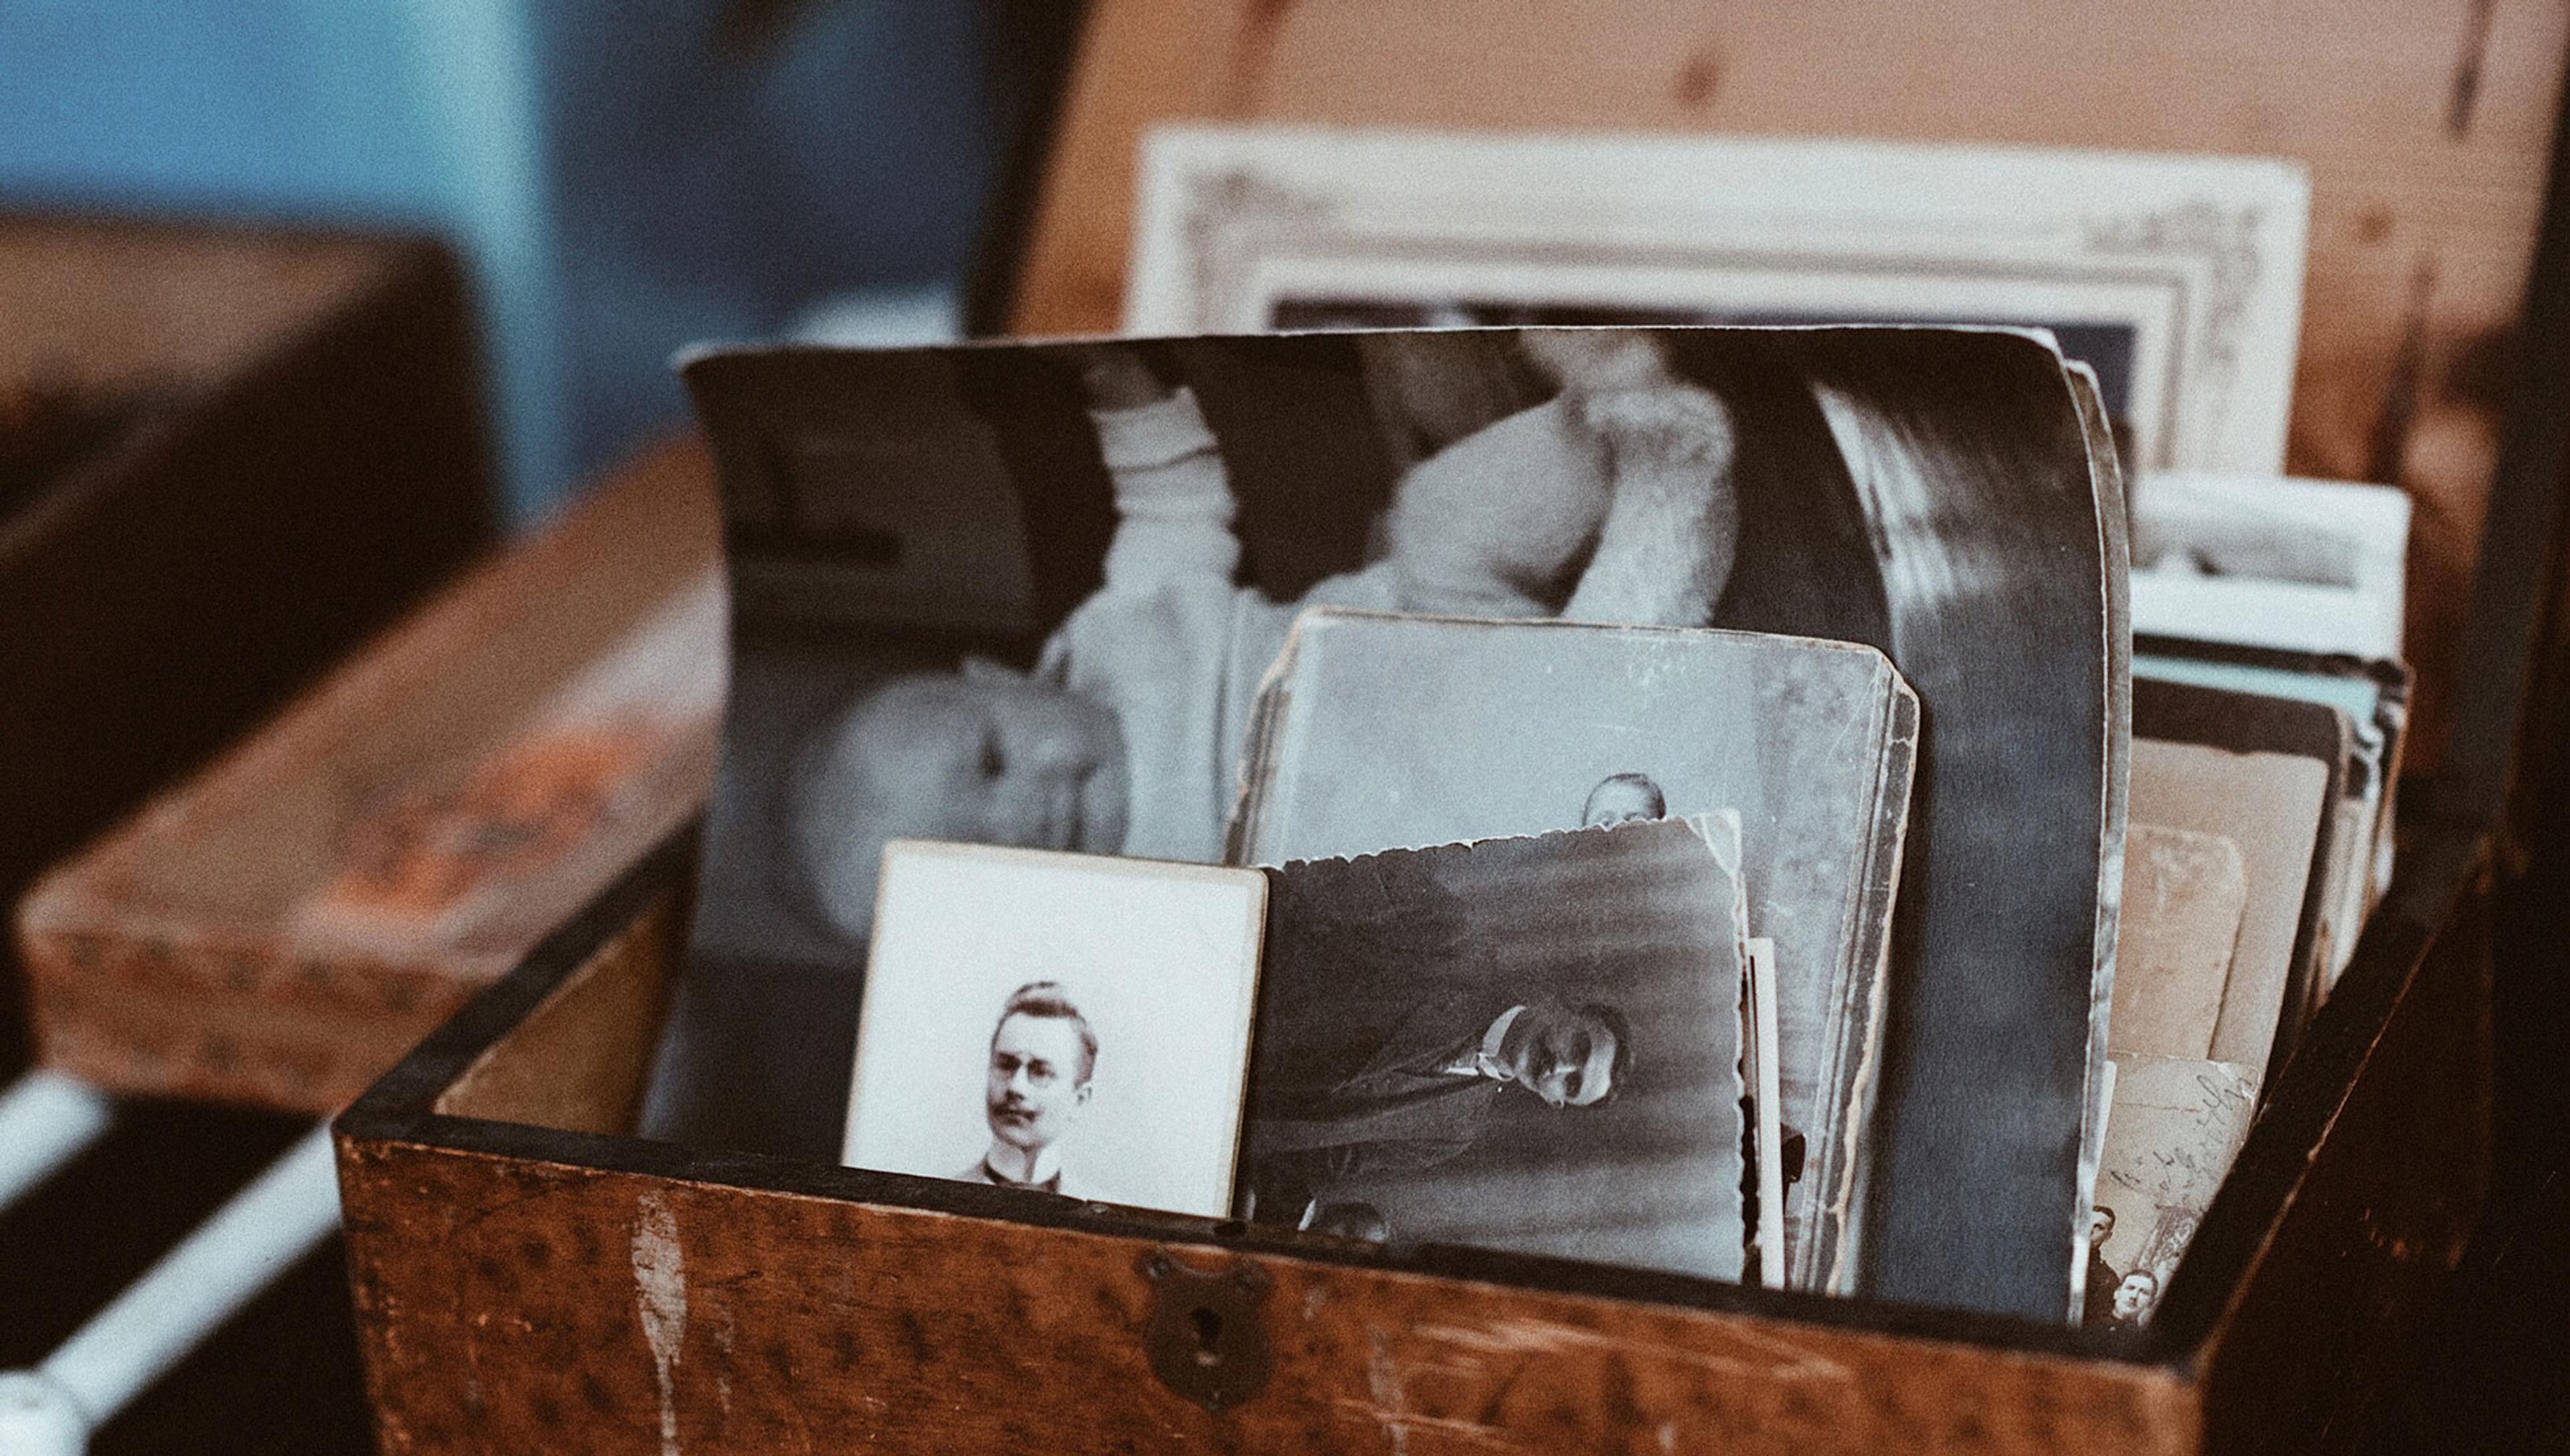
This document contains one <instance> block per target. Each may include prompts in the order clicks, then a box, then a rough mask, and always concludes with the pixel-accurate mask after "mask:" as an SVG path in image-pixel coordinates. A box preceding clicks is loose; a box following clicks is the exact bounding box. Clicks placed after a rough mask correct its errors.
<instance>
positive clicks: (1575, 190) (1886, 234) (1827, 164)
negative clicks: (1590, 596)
mask: <svg viewBox="0 0 2570 1456" xmlns="http://www.w3.org/2000/svg"><path fill="white" fill-rule="evenodd" d="M1139 197H1140V200H1139V205H1138V206H1137V208H1136V213H1135V234H1134V239H1133V251H1132V258H1131V264H1132V266H1131V269H1130V272H1129V275H1128V276H1129V281H1128V284H1127V291H1126V295H1125V312H1124V327H1125V329H1126V330H1127V331H1128V332H1131V333H1136V334H1182V333H1246V332H1257V331H1264V330H1271V329H1282V330H1301V329H1323V328H1350V327H1418V326H1422V325H1432V326H1433V325H1457V326H1469V325H1477V324H1512V325H1523V324H1534V323H1617V324H1641V323H1749V324H1756V323H1777V324H1787V323H1792V324H1809V323H1944V324H2009V325H2019V326H2036V327H2045V328H2049V329H2051V330H2052V331H2053V333H2054V334H2055V335H2056V337H2058V338H2059V340H2060V341H2061V345H2062V351H2063V353H2065V354H2066V355H2068V356H2070V357H2072V358H2076V359H2082V360H2085V361H2086V362H2087V363H2088V364H2090V365H2091V366H2092V367H2093V368H2094V369H2095V370H2096V371H2097V375H2098V379H2099V384H2100V389H2101V393H2102V395H2103V396H2104V402H2105V405H2106V408H2107V413H2108V414H2109V416H2110V417H2111V418H2112V420H2113V421H2114V424H2115V426H2116V433H2117V436H2118V441H2119V444H2120V446H2121V448H2122V453H2123V454H2124V456H2125V462H2126V466H2127V469H2128V470H2167V469H2188V470H2206V471H2231V472H2248V473H2256V474H2265V475H2274V474H2279V473H2281V472H2282V470H2283V467H2284V455H2285V434H2286V425H2287V416H2288V411H2289V409H2290V406H2291V401H2292V393H2293V377H2294V359H2295V352H2296V347H2297V343H2298V337H2299V332H2300V328H2301V318H2302V292H2303V250H2304V240H2305V233H2306V230H2307V227H2308V223H2309V213H2310V207H2311V187H2310V182H2309V181H2308V179H2307V178H2306V176H2305V174H2304V172H2303V170H2302V169H2301V168H2300V167H2299V166H2298V165H2296V164H2293V163H2290V162H2284V161H2276V160H2268V159H2258V158H2232V157H2192V156H2190V157H2179V156H2156V155H2141V154H2125V153H2107V152H2080V151H2057V150H2029V149H2003V148H1992V147H1979V146H1962V145H1926V144H1909V143H1900V144H1896V143H1883V142H1841V141H1802V140H1784V139H1773V138H1745V137H1691V136H1631V135H1607V134H1594V135H1506V134H1462V133H1434V132H1418V131H1400V130H1336V129H1318V128H1292V127H1271V126H1205V125H1183V126H1171V127H1163V128H1160V129H1158V130H1156V131H1154V132H1152V133H1151V134H1150V135H1149V136H1148V137H1147V138H1146V139H1145V141H1144V144H1143V149H1142V155H1141V158H1140V182H1139Z"/></svg>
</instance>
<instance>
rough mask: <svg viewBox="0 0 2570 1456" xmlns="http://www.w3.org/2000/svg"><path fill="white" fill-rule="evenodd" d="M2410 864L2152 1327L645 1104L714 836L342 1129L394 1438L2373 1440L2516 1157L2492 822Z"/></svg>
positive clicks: (958, 1442) (1916, 1445)
mask: <svg viewBox="0 0 2570 1456" xmlns="http://www.w3.org/2000/svg"><path fill="white" fill-rule="evenodd" d="M2412 819H2413V825H2414V826H2415V828H2414V833H2413V836H2412V839H2411V842H2410V843H2409V845H2408V846H2407V848H2406V858H2405V860H2404V863H2403V869H2402V873H2401V876H2400V881H2399V883H2398V885H2397V886H2396V887H2395V888H2394V891H2393V893H2392V895H2391V896H2390V898H2389V899H2388V900H2387V901H2386V902H2385V903H2384V905H2383V907H2382V909H2381V910H2379V911H2378V912H2377V914H2376V916H2375V919H2374V920H2373V922H2372V924H2371V925H2370V926H2369V928H2368V929H2367V931H2366V934H2365V937H2364V940H2363V942H2362V945H2361V947H2360V949H2359V950H2358V952H2357V955H2356V961H2355V964H2354V965H2353V967H2352V968H2351V969H2350V970H2349V972H2348V974H2347V977H2346V979H2345V980H2344V981H2343V982H2342V984H2341V986H2340V988H2339V990H2338V992H2337V994H2336V995H2335V996H2334V997H2333V998H2332V999H2331V1001H2330V1002H2329V1003H2328V1004H2327V1006H2325V1007H2324V1008H2323V1010H2322V1012H2321V1014H2320V1016H2319V1019H2318V1020H2317V1021H2316V1022H2315V1023H2314V1024H2313V1026H2312V1028H2311V1030H2310V1032H2309V1034H2308V1035H2307V1036H2306V1037H2305V1039H2304V1041H2303V1044H2302V1046H2301V1047H2300V1048H2299V1049H2298V1050H2297V1052H2296V1053H2295V1055H2294V1058H2293V1060H2292V1061H2291V1062H2290V1064H2289V1065H2288V1066H2287V1067H2286V1069H2285V1071H2284V1073H2283V1074H2282V1076H2281V1079H2280V1081H2279V1083H2278V1085H2277V1089H2276V1092H2275V1096H2274V1100H2273V1101H2272V1102H2271V1104H2270V1105H2269V1107H2268V1109H2267V1110H2266V1113H2265V1115H2264V1116H2262V1117H2261V1118H2260V1120H2259V1121H2258V1123H2257V1125H2256V1127H2255V1129H2254V1131H2253V1132H2252V1133H2251V1135H2250V1140H2249V1143H2248V1145H2247V1147H2246V1149H2245V1150H2244V1151H2243V1153H2242V1154H2241V1157H2240V1161H2239V1164H2238V1167H2237V1169H2236V1170H2235V1172H2234V1173H2233V1175H2232V1177H2231V1179H2230V1181H2229V1183H2228V1184H2226V1185H2225V1187H2224V1189H2223V1192H2222V1194H2221V1196H2220V1198H2219V1199H2218V1200H2217V1201H2216V1203H2215V1204H2214V1206H2213V1208H2212V1210H2211V1211H2210V1213H2209V1214H2208V1216H2207V1218H2206V1221H2205V1223H2204V1225H2203V1226H2202V1228H2201V1230H2200V1231H2199V1233H2198V1235H2197V1238H2196V1241H2195V1244H2194V1246H2193V1248H2192V1250H2191V1251H2190V1253H2189V1254H2188V1256H2187V1258H2186V1261H2185V1262H2184V1264H2182V1265H2181V1266H2180V1268H2179V1269H2178V1271H2177V1273H2176V1274H2175V1275H2174V1276H2173V1278H2172V1279H2171V1282H2170V1287H2169V1289H2168V1291H2167V1295H2166V1297H2165V1299H2164V1300H2163V1302H2162V1303H2161V1305H2160V1307H2159V1311H2158V1314H2157V1317H2156V1319H2155V1322H2154V1323H2153V1324H2152V1325H2151V1326H2150V1327H2149V1328H2148V1329H2146V1330H2144V1331H2142V1332H2140V1333H2139V1334H2138V1335H2120V1334H2118V1333H2116V1332H2114V1331H2106V1330H2088V1331H2074V1330H2065V1329H2060V1328H2053V1327H2048V1326H2041V1325H2036V1324H2031V1323H2023V1322H2015V1321H2008V1320H1998V1319H1990V1318H1985V1317H1966V1316H1959V1315H1954V1314H1949V1313H1941V1312H1937V1311H1930V1310H1920V1309H1912V1308H1903V1307H1895V1306H1888V1305H1883V1304H1878V1303H1870V1302H1866V1301H1862V1300H1839V1299H1829V1298H1822V1297H1818V1296H1812V1295H1803V1294H1791V1293H1781V1292H1771V1291H1766V1290H1760V1289H1753V1288H1744V1287H1739V1286H1736V1285H1731V1284H1724V1283H1716V1282H1710V1281H1705V1280H1698V1279H1690V1278H1680V1277H1672V1276H1666V1275H1658V1274H1637V1273H1632V1272H1627V1271H1620V1270H1613V1269H1605V1268H1598V1267H1591V1266H1582V1265H1577V1264H1572V1263H1567V1262H1561V1261H1552V1260H1540V1259H1528V1258H1523V1257H1515V1256H1499V1255H1491V1254H1483V1253H1476V1252H1471V1251H1456V1250H1423V1251H1419V1252H1417V1253H1415V1254H1413V1255H1410V1256H1406V1257H1392V1256H1388V1255H1385V1254H1383V1253H1381V1252H1379V1251H1375V1250H1372V1249H1371V1248H1369V1247H1368V1246H1362V1245H1354V1244H1349V1243H1344V1242H1340V1241H1337V1240H1333V1239H1329V1238H1326V1237H1322V1236H1313V1235H1296V1234H1288V1233H1277V1232H1271V1231H1268V1230H1264V1229H1249V1228H1245V1227H1243V1226H1241V1225H1238V1224H1230V1223H1216V1222H1212V1221H1209V1220H1202V1219H1193V1218H1181V1217H1175V1216H1158V1215H1148V1214H1140V1213H1135V1212H1131V1211H1127V1210H1119V1209H1112V1208H1108V1207H1105V1206H1103V1205H1081V1204H1075V1203H1071V1202H1068V1201H1063V1200H1057V1199H1053V1198H1050V1197H1048V1196H1045V1195H1040V1194H1032V1193H1026V1192H1021V1191H1017V1190H1006V1189H993V1188H980V1187H974V1186H968V1185H964V1184H957V1183H948V1182H944V1181H939V1180H927V1179H917V1178H907V1177H901V1176H895V1175H890V1174H877V1173H868V1172H861V1171H857V1170H854V1169H847V1168H838V1167H831V1166H825V1165H822V1164H818V1163H804V1162H797V1161H791V1160H786V1159H780V1158H774V1157H766V1156H759V1155H751V1154H730V1153H710V1152H698V1151H695V1150H691V1149H687V1148H683V1147H678V1146H675V1145H670V1144H663V1143H654V1142H646V1141H642V1140H640V1139H638V1138H635V1137H634V1136H632V1134H631V1131H630V1130H631V1128H632V1126H633V1123H634V1118H635V1113H636V1109H637V1105H638V1103H639V1101H640V1096H641V1089H642V1079H643V1075H644V1072H645V1069H646V1067H647V1065H648V1061H649V1058H650V1055H651V1052H652V1049H653V1045H654V1042H655V1039H656V1036H657V1034H658V1029H659V1023H660V1018H661V1015H662V1013H663V1009H664V1006H665V1003H666V1001H667V998H668V990H669V984H670V978H671V974H672V971H673V968H674V966H675V965H676V963H677V959H678V956H679V953H680V949H681V946H682V945H683V943H684V939H685V916H686V903H685V901H686V894H687V887H688V885H689V884H690V881H691V877H692V870H693V863H692V856H693V850H692V841H691V839H690V838H689V837H688V836H685V835H681V836H679V837H677V838H675V839H673V840H672V841H671V842H670V843H668V844H667V845H665V846H664V847H663V848H662V849H660V850H659V851H658V852H657V853H656V854H655V855H654V856H653V857H652V858H650V859H649V860H647V861H646V862H644V863H643V864H642V866H641V867H640V868H639V869H637V870H636V871H634V872H633V873H632V874H631V875H629V876H628V877H626V879H625V880H624V881H623V882H622V883H621V884H619V885H618V886H617V887H616V888H615V889H614V890H612V891H611V892H609V893H608V894H607V895H606V896H605V897H603V898H602V899H600V900H599V901H598V902H596V903H595V904H593V905H592V906H590V907H589V908H588V909H587V910H584V911H583V912H582V913H581V914H580V915H579V916H578V917H577V918H575V919H574V920H573V921H572V922H571V923H570V924H569V925H567V926H566V927H564V928H563V929H562V930H561V931H560V932H559V933H557V934H556V935H554V936H553V937H552V938H551V939H549V940H547V941H546V942H545V943H544V945H543V946H541V947H540V948H539V949H538V950H537V951H536V952H535V953H534V954H532V955H531V956H529V957H528V959H527V960H526V961H525V962H524V963H522V964H521V965H519V966H518V967H517V968H516V969H515V970H513V971H511V972H510V973H509V975H508V976H507V977H506V978H504V979H503V980H501V981H500V982H499V983H498V984H497V985H495V986H493V987H492V988H491V989H490V990H488V991H486V992H485V993H484V994H483V995H482V996H480V997H479V998H478V999H476V1000H475V1001H474V1003H473V1004H472V1005H470V1006H469V1007H467V1008H466V1009H465V1010H464V1011H463V1012H462V1013H461V1014H460V1015H459V1016H458V1017H457V1018H456V1019H455V1020H453V1021H451V1022H449V1023H448V1024H447V1025H446V1026H445V1027H443V1028H441V1029H440V1030H439V1031H438V1032H436V1033H435V1034H434V1035H432V1036H430V1037H429V1038H428V1040H427V1041H425V1042H424V1043H422V1044H421V1045H420V1047H419V1048H418V1049H417V1050H415V1051H414V1052H413V1053H412V1054H411V1055H410V1056H409V1057H407V1058H406V1059H404V1060H403V1061H402V1063H401V1064H400V1065H399V1066H398V1067H396V1068H395V1069H394V1070H393V1071H392V1072H391V1073H389V1074H388V1075H386V1076H385V1078H384V1079H383V1080H382V1081H380V1082H378V1083H377V1084H376V1085H375V1086H374V1087H373V1088H372V1089H370V1090H369V1091H368V1092H367V1093H366V1094H365V1095H364V1096H362V1097H360V1098H359V1099H358V1100H357V1101H356V1103H355V1104H354V1105H353V1106H351V1107H350V1108H349V1109H348V1110H347V1111H346V1112H345V1113H343V1114H342V1115H341V1116H340V1118H339V1120H338V1123H337V1138H338V1145H339V1166H340V1187H341V1199H342V1205H343V1208H344V1211H345V1222H346V1230H347V1241H348V1257H349V1268H350V1275H351V1278H352V1281H353V1288H354V1294H355V1302H356V1309H357V1316H358V1322H359V1326H360V1337H361V1340H362V1342H363V1345H364V1349H365V1357H366V1363H367V1378H368V1384H369V1394H370V1396H371V1398H372V1401H373V1403H374V1407H375V1410H376V1415H377V1421H378V1431H379V1436H380V1441H381V1444H382V1447H383V1449H384V1450H385V1451H386V1452H387V1453H394V1456H408V1453H413V1452H448V1451H522V1450H545V1449H564V1448H567V1447H568V1446H571V1445H577V1446H578V1447H579V1448H580V1449H583V1450H590V1451H601V1452H613V1451H637V1452H665V1451H672V1450H685V1451H716V1450H726V1451H764V1450H804V1449H824V1450H829V1449H846V1450H855V1449H891V1450H901V1451H916V1452H929V1451H955V1452H975V1453H981V1452H991V1451H1019V1450H1029V1451H1032V1450H1043V1451H1048V1452H1060V1453H1066V1456H1067V1453H1074V1452H1100V1453H1104V1452H1140V1451H1181V1450H1187V1451H1192V1450H1238V1451H1277V1452H1284V1451H1297V1452H1299V1451H1311V1452H1350V1453H1353V1452H1368V1451H1380V1452H1387V1453H1401V1456H1426V1453H1432V1452H1440V1453H1443V1452H1452V1453H1476V1456H1480V1453H1489V1452H1499V1451H1633V1452H1654V1453H1656V1452H1669V1451H1714V1450H1720V1451H1738V1452H1751V1451H1777V1452H1786V1451H1794V1452H1813V1451H1849V1452H1859V1451H1864V1452H1878V1451H1991V1452H2020V1451H2091V1450H2095V1451H2116V1452H2124V1453H2142V1452H2182V1451H2197V1450H2217V1449H2218V1450H2241V1449H2267V1448H2271V1447H2293V1448H2301V1447H2304V1446H2309V1445H2327V1444H2341V1445H2343V1444H2345V1443H2346V1442H2347V1441H2349V1440H2351V1439H2353V1433H2354V1432H2355V1431H2356V1429H2357V1428H2358V1426H2359V1425H2360V1422H2361V1417H2362V1415H2363V1412H2364V1407H2365V1403H2366V1401H2367V1399H2368V1397H2369V1396H2370V1395H2371V1394H2372V1393H2373V1392H2375V1391H2377V1390H2379V1389H2380V1388H2381V1385H2382V1382H2383V1379H2384V1377H2385V1376H2386V1374H2387V1373H2388V1372H2389V1371H2390V1370H2391V1369H2392V1368H2394V1366H2395V1365H2396V1363H2397V1362H2398V1360H2399V1359H2400V1358H2401V1356H2402V1354H2403V1352H2404V1347H2405V1342H2406V1341H2407V1340H2408V1339H2409V1338H2410V1336H2411V1333H2412V1330H2413V1329H2414V1327H2415V1325H2416V1322H2417V1320H2418V1319H2419V1318H2420V1317H2421V1315H2422V1314H2423V1313H2424V1309H2425V1306H2426V1304H2427V1303H2428V1301H2429V1299H2430V1296H2431V1295H2432V1294H2433V1292H2434V1291H2435V1290H2436V1288H2437V1287H2438V1286H2439V1285H2440V1283H2441V1282H2442V1280H2443V1276H2444V1275H2445V1274H2446V1273H2447V1272H2448V1271H2449V1270H2450V1269H2451V1268H2452V1267H2453V1265H2454V1263H2455V1261H2456V1260H2457V1259H2458V1258H2459V1257H2460V1255H2461V1253H2462V1250H2463V1248H2464V1244H2465V1241H2466V1238H2467V1236H2468V1233H2469V1231H2470V1229H2471V1226H2472V1221H2473V1219H2474V1217H2475V1215H2476V1213H2477V1211H2478V1208H2479V1204H2480V1201H2481V1199H2482V1196H2483V1191H2484V1187H2485V1184H2486V1180H2487V1170H2488V1163H2489V1152H2490V1150H2489V1145H2488V1131H2487V1113H2486V1108H2487V1080H2488V1056H2489V1050H2488V1049H2489V1025H2488V1013H2487V1007H2488V990H2487V984H2486V980H2487V972H2488V957H2487V934H2486V919H2487V914H2486V904H2487V900H2486V889H2487V886H2486V882H2487V876H2488V853H2487V849H2486V843H2485V841H2484V840H2483V838H2482V837H2481V836H2480V835H2478V834H2477V833H2475V832H2474V831H2473V830H2471V829H2470V828H2468V827H2461V826H2456V825H2452V824H2446V823H2438V822H2435V821H2434V818H2433V815H2432V813H2430V812H2415V811H2413V814H2412Z"/></svg>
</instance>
